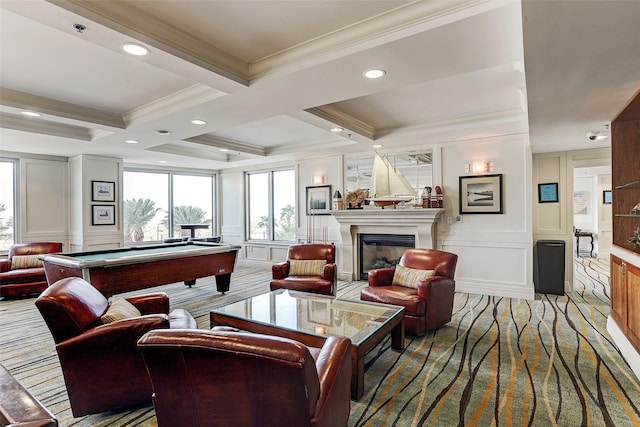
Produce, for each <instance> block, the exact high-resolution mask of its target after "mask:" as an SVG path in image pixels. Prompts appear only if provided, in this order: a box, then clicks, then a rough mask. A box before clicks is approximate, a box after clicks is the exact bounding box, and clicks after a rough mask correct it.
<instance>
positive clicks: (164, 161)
mask: <svg viewBox="0 0 640 427" xmlns="http://www.w3.org/2000/svg"><path fill="white" fill-rule="evenodd" d="M158 163H167V161H166V160H159V161H158Z"/></svg>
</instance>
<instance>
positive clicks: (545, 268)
mask: <svg viewBox="0 0 640 427" xmlns="http://www.w3.org/2000/svg"><path fill="white" fill-rule="evenodd" d="M564 251H565V242H564V241H563V240H538V241H537V242H536V245H535V247H534V248H533V284H534V286H535V290H536V292H537V293H540V294H555V295H564V257H565V255H564Z"/></svg>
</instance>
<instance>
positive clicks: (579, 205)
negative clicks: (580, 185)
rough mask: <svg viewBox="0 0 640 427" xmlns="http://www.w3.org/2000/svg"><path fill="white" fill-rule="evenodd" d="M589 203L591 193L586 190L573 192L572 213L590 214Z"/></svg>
mask: <svg viewBox="0 0 640 427" xmlns="http://www.w3.org/2000/svg"><path fill="white" fill-rule="evenodd" d="M590 204H591V195H590V194H589V192H588V191H582V190H581V191H574V192H573V214H574V215H591V213H590V212H589V210H590V209H589V205H590Z"/></svg>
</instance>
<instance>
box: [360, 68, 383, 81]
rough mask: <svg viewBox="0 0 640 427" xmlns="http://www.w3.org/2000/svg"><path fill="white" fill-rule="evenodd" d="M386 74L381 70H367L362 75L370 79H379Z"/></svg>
mask: <svg viewBox="0 0 640 427" xmlns="http://www.w3.org/2000/svg"><path fill="white" fill-rule="evenodd" d="M385 74H387V72H386V71H385V70H383V69H381V68H372V69H371V70H367V71H365V72H364V73H362V75H363V76H365V77H366V78H368V79H379V78H380V77H382V76H384V75H385Z"/></svg>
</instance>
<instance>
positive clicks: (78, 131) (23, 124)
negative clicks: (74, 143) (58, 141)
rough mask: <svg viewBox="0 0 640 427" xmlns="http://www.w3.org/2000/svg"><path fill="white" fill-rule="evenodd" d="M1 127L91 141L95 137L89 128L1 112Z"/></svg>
mask: <svg viewBox="0 0 640 427" xmlns="http://www.w3.org/2000/svg"><path fill="white" fill-rule="evenodd" d="M0 127H2V128H5V129H13V130H19V131H24V132H33V133H40V134H43V135H51V136H59V137H62V138H70V139H77V140H81V141H91V140H92V139H93V135H92V133H91V130H90V129H87V128H83V127H79V126H73V125H67V124H61V123H54V122H48V121H45V120H40V119H35V120H34V119H28V118H22V117H17V116H13V115H8V114H3V113H0Z"/></svg>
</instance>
